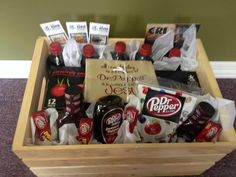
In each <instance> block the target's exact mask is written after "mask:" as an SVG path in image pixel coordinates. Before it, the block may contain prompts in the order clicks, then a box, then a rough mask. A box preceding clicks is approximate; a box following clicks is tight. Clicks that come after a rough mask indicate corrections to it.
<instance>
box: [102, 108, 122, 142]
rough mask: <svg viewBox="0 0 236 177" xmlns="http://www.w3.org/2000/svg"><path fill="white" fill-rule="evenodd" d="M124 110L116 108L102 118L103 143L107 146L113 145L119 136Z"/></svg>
mask: <svg viewBox="0 0 236 177" xmlns="http://www.w3.org/2000/svg"><path fill="white" fill-rule="evenodd" d="M122 115H123V109H122V108H114V109H111V110H110V111H108V112H107V113H106V114H105V115H104V116H103V118H102V122H101V123H102V124H101V130H102V137H103V141H104V142H105V143H107V144H112V143H113V142H114V141H115V139H116V137H117V135H118V131H119V128H120V126H121V123H122V121H123V118H122Z"/></svg>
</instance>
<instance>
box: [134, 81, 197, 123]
mask: <svg viewBox="0 0 236 177" xmlns="http://www.w3.org/2000/svg"><path fill="white" fill-rule="evenodd" d="M149 89H151V90H155V91H159V92H162V93H166V94H172V95H177V96H181V97H183V98H185V99H184V100H185V101H184V104H183V107H182V111H181V113H180V117H179V122H178V124H181V123H182V122H184V121H185V120H186V119H187V118H188V116H189V115H190V114H191V112H192V111H193V109H194V107H195V104H196V102H197V97H196V96H194V95H191V94H189V93H186V92H181V91H177V90H173V89H169V88H164V87H160V86H153V85H151V84H144V83H138V86H137V92H138V97H139V98H140V99H141V104H142V105H143V104H144V100H145V98H146V95H147V93H148V90H149Z"/></svg>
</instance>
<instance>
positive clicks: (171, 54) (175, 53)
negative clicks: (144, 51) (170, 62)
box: [168, 48, 181, 58]
mask: <svg viewBox="0 0 236 177" xmlns="http://www.w3.org/2000/svg"><path fill="white" fill-rule="evenodd" d="M168 56H169V58H171V57H180V56H181V51H180V49H179V48H172V49H171V50H170V51H169V55H168Z"/></svg>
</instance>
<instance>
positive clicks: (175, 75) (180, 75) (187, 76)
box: [155, 70, 200, 87]
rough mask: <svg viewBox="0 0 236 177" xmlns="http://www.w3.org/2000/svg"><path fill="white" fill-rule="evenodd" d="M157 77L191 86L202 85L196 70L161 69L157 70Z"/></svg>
mask: <svg viewBox="0 0 236 177" xmlns="http://www.w3.org/2000/svg"><path fill="white" fill-rule="evenodd" d="M155 73H156V76H157V77H163V78H166V79H170V80H174V81H177V82H180V83H183V84H186V85H189V86H196V87H200V84H199V80H198V77H197V73H196V72H192V71H159V70H155Z"/></svg>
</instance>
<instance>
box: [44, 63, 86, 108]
mask: <svg viewBox="0 0 236 177" xmlns="http://www.w3.org/2000/svg"><path fill="white" fill-rule="evenodd" d="M84 78H85V72H84V69H82V68H78V67H58V68H53V69H52V70H51V72H50V74H49V79H48V83H47V93H46V99H45V102H44V107H45V108H56V109H57V110H62V109H64V108H65V105H66V103H65V96H64V95H65V89H66V88H69V87H74V88H76V87H78V89H81V88H82V89H83V88H84Z"/></svg>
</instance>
